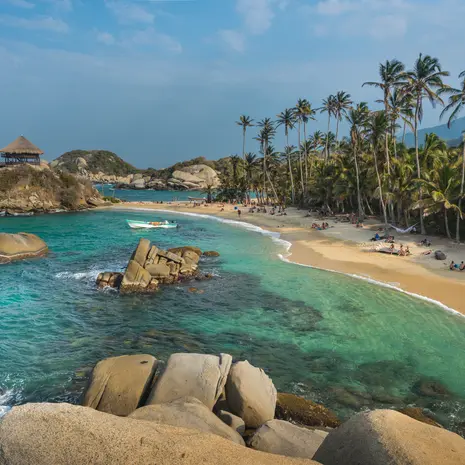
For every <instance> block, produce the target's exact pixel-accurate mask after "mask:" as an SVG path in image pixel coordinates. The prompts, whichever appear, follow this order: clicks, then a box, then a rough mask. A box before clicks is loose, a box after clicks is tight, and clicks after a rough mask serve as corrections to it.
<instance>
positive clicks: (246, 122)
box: [236, 115, 253, 159]
mask: <svg viewBox="0 0 465 465" xmlns="http://www.w3.org/2000/svg"><path fill="white" fill-rule="evenodd" d="M236 124H237V125H238V126H241V127H242V158H244V159H245V138H246V135H247V128H249V127H251V126H253V119H252V118H250V116H246V115H241V116H240V117H239V121H236Z"/></svg>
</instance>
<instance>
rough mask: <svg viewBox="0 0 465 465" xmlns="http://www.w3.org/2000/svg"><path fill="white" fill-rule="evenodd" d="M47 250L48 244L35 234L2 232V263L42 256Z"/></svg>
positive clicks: (0, 252) (0, 245)
mask: <svg viewBox="0 0 465 465" xmlns="http://www.w3.org/2000/svg"><path fill="white" fill-rule="evenodd" d="M47 252H48V247H47V244H46V243H45V242H44V241H43V240H42V239H41V238H40V237H38V236H36V235H34V234H27V233H18V234H7V233H0V264H4V263H10V262H12V261H15V260H24V259H26V258H34V257H41V256H43V255H45V254H47Z"/></svg>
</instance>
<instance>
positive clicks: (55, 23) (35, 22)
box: [0, 15, 69, 33]
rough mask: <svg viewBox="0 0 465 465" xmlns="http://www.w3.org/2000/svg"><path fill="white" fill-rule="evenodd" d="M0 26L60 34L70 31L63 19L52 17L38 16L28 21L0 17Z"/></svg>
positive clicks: (13, 17)
mask: <svg viewBox="0 0 465 465" xmlns="http://www.w3.org/2000/svg"><path fill="white" fill-rule="evenodd" d="M0 24H3V25H4V26H9V27H14V28H21V29H30V30H40V31H52V32H59V33H66V32H68V31H69V26H68V24H66V23H65V22H64V21H62V20H61V19H55V18H52V17H50V16H37V17H35V18H32V19H27V18H19V17H16V16H10V15H0Z"/></svg>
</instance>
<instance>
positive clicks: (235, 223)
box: [125, 207, 465, 317]
mask: <svg viewBox="0 0 465 465" xmlns="http://www.w3.org/2000/svg"><path fill="white" fill-rule="evenodd" d="M125 209H126V210H143V211H150V212H154V211H155V210H153V209H151V208H137V207H135V208H131V207H128V208H125ZM156 211H159V212H165V213H171V214H174V215H186V216H196V217H198V218H205V219H209V220H214V221H218V222H220V223H226V224H231V225H233V226H238V227H241V228H244V229H248V230H249V231H254V232H258V233H260V234H263V235H264V236H270V237H271V239H272V240H273V242H275V243H277V244H279V245H280V246H282V247H284V248H285V252H284V253H282V252H280V253H278V254H277V255H278V257H279V258H280V259H281V260H282V261H284V262H286V263H291V264H292V265H297V266H302V267H305V268H313V269H315V270H320V271H327V272H330V273H336V274H340V275H344V276H349V277H351V278H355V279H360V280H362V281H366V282H369V283H371V284H375V285H377V286H381V287H384V288H387V289H391V290H394V291H397V292H401V293H402V294H406V295H409V296H411V297H415V298H417V299H420V300H423V301H424V302H429V303H432V304H434V305H437V306H438V307H440V308H442V309H443V310H446V311H448V312H451V313H453V314H455V315H460V316H461V317H464V316H465V315H463V314H462V313H460V312H458V311H457V310H454V309H453V308H451V307H448V306H447V305H445V304H443V303H442V302H439V301H438V300H434V299H430V298H429V297H425V296H423V295H420V294H415V293H413V292H408V291H405V290H404V289H402V288H400V287H398V286H396V285H394V284H389V283H384V282H382V281H377V280H375V279H372V278H370V277H369V276H360V275H357V274H352V273H343V272H342V271H337V270H331V269H328V268H319V267H317V266H313V265H303V264H301V263H296V262H293V261H292V260H289V258H288V257H289V256H290V255H291V252H290V249H291V247H292V243H291V242H289V241H286V240H284V239H281V234H280V233H279V232H275V231H268V230H267V229H263V228H261V227H260V226H256V225H254V224H250V223H246V222H242V221H235V220H229V219H226V218H220V217H218V216H211V215H204V214H202V213H189V212H178V211H174V210H165V209H163V210H158V209H157V210H156Z"/></svg>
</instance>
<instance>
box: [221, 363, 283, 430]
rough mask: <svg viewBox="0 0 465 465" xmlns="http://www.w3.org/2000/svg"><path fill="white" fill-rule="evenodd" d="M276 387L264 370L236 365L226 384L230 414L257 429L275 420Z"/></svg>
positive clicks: (248, 364) (246, 364)
mask: <svg viewBox="0 0 465 465" xmlns="http://www.w3.org/2000/svg"><path fill="white" fill-rule="evenodd" d="M276 397H277V393H276V388H275V387H274V384H273V381H271V379H270V378H269V377H268V376H267V375H266V374H265V372H264V371H263V370H262V369H261V368H256V367H254V366H252V365H251V364H250V363H249V362H247V361H245V362H238V363H235V364H234V365H233V366H232V368H231V371H230V372H229V376H228V380H227V382H226V399H227V401H228V405H229V408H230V411H231V412H232V413H234V414H235V415H237V416H239V417H241V418H242V419H243V420H244V422H245V424H246V426H247V427H249V428H258V427H260V426H261V425H263V424H264V423H265V422H267V421H269V420H273V418H274V412H275V408H276Z"/></svg>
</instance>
